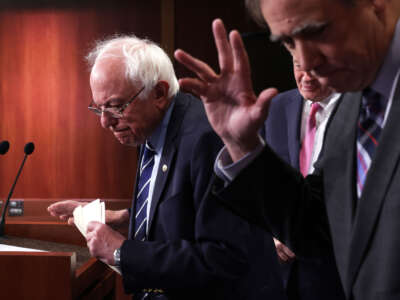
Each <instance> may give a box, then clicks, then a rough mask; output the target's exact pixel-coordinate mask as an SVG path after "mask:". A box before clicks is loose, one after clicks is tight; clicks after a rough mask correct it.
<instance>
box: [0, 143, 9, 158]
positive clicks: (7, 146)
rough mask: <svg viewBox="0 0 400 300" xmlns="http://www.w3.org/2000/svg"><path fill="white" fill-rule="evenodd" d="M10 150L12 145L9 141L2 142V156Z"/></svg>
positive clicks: (0, 151) (0, 149)
mask: <svg viewBox="0 0 400 300" xmlns="http://www.w3.org/2000/svg"><path fill="white" fill-rule="evenodd" d="M9 148H10V143H9V142H8V141H2V142H1V143H0V154H1V155H4V154H6V153H7V151H8V149H9Z"/></svg>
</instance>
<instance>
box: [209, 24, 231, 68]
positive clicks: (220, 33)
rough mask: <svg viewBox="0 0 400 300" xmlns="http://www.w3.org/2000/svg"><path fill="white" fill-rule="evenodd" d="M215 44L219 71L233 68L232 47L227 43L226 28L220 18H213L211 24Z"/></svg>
mask: <svg viewBox="0 0 400 300" xmlns="http://www.w3.org/2000/svg"><path fill="white" fill-rule="evenodd" d="M212 30H213V34H214V41H215V46H216V47H217V52H218V62H219V67H220V69H221V72H223V71H227V72H230V71H232V69H233V57H232V48H231V45H230V44H229V41H228V38H227V34H226V29H225V26H224V23H223V22H222V20H221V19H216V20H214V22H213V24H212Z"/></svg>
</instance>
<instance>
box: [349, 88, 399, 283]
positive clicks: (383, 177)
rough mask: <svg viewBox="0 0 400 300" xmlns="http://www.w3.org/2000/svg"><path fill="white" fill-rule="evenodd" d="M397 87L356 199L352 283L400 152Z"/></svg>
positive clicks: (377, 217) (352, 249)
mask: <svg viewBox="0 0 400 300" xmlns="http://www.w3.org/2000/svg"><path fill="white" fill-rule="evenodd" d="M399 115H400V84H398V85H397V88H396V92H395V96H394V97H393V102H392V107H391V109H390V113H389V116H388V120H387V123H386V125H385V128H384V130H383V132H382V135H381V137H380V139H379V146H378V148H377V149H376V152H375V158H374V159H373V160H372V163H371V166H370V169H369V171H368V175H367V178H366V182H365V185H364V190H363V193H362V195H361V198H360V199H359V200H358V208H357V213H356V216H355V221H354V229H353V237H352V242H351V254H350V267H349V279H350V280H351V283H353V282H354V281H355V278H356V275H357V273H358V270H359V268H360V265H361V263H362V260H363V258H364V257H365V254H366V250H367V246H368V242H369V241H370V240H371V236H372V235H373V232H374V228H375V226H376V224H377V221H378V219H379V214H380V211H381V208H382V204H383V200H384V199H385V196H386V193H387V191H388V187H389V186H390V181H391V180H392V174H393V172H394V171H395V169H396V166H397V163H396V162H397V161H398V159H399V153H400V139H399V138H398V133H399V132H400V122H399V121H398V116H399Z"/></svg>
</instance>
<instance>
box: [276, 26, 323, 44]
mask: <svg viewBox="0 0 400 300" xmlns="http://www.w3.org/2000/svg"><path fill="white" fill-rule="evenodd" d="M326 26H328V22H312V23H305V24H301V25H299V26H297V27H295V28H294V29H293V30H292V32H291V34H290V35H275V34H272V33H271V35H270V36H269V39H270V41H271V42H281V41H285V40H287V39H289V38H291V37H293V36H298V35H302V34H307V33H312V32H316V31H318V30H321V29H323V28H325V27H326Z"/></svg>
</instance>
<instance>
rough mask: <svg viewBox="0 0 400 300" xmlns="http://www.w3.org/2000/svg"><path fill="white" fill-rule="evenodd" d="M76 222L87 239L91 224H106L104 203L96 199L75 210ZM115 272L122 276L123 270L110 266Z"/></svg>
mask: <svg viewBox="0 0 400 300" xmlns="http://www.w3.org/2000/svg"><path fill="white" fill-rule="evenodd" d="M73 215H74V222H75V225H76V227H77V228H78V229H79V231H80V232H81V233H82V235H83V236H84V237H85V238H86V230H87V225H88V224H89V222H92V221H97V222H100V223H103V224H105V223H106V209H105V204H104V202H100V199H96V200H94V201H92V202H90V203H89V204H86V205H85V206H82V205H80V206H78V207H77V208H75V209H74V212H73ZM108 266H109V267H110V268H111V269H113V270H114V271H115V272H117V273H119V274H121V270H120V269H119V268H117V267H115V266H111V265H108Z"/></svg>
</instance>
